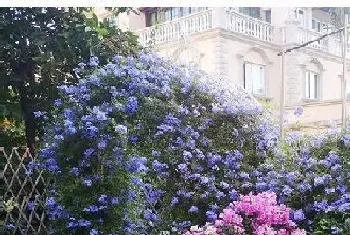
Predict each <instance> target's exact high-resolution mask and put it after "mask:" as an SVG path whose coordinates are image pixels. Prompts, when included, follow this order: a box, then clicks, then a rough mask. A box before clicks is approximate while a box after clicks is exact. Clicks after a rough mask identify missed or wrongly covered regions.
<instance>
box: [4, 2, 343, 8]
mask: <svg viewBox="0 0 350 235" xmlns="http://www.w3.org/2000/svg"><path fill="white" fill-rule="evenodd" d="M345 4H346V5H347V6H348V7H350V1H344V0H293V1H288V0H0V7H6V6H7V7H8V6H17V7H25V6H74V7H77V6H80V7H87V6H90V7H92V6H96V7H98V6H100V7H101V6H108V7H112V6H115V7H116V6H130V7H131V6H132V7H155V6H159V7H165V6H168V7H173V6H178V7H179V6H187V7H190V6H193V7H225V6H227V7H228V6H230V7H233V6H245V7H250V6H253V7H273V6H274V7H344V6H345Z"/></svg>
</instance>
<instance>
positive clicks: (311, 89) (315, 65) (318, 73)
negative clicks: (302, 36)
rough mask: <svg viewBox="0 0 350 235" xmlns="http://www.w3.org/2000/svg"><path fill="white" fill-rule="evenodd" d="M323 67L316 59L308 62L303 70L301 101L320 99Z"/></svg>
mask: <svg viewBox="0 0 350 235" xmlns="http://www.w3.org/2000/svg"><path fill="white" fill-rule="evenodd" d="M322 71H323V66H322V64H321V63H320V62H319V61H318V60H317V59H311V60H309V61H308V62H307V63H306V65H305V69H304V73H303V74H304V79H303V80H304V82H303V88H304V89H303V90H304V92H303V99H304V100H306V101H318V100H320V99H321V91H322V86H321V77H322Z"/></svg>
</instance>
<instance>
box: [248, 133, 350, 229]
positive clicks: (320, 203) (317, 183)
mask: <svg viewBox="0 0 350 235" xmlns="http://www.w3.org/2000/svg"><path fill="white" fill-rule="evenodd" d="M286 142H287V143H289V144H290V147H287V148H284V149H280V151H278V152H276V153H275V156H274V158H273V160H267V161H266V163H265V164H262V165H261V166H260V167H259V170H258V171H257V172H258V176H257V177H255V181H256V183H255V189H256V190H257V191H260V192H261V191H274V192H276V193H277V194H278V195H279V202H280V203H286V204H287V205H288V206H289V207H291V208H293V209H294V212H293V213H292V217H293V219H294V221H295V222H297V223H298V225H299V226H302V227H304V228H305V229H306V230H307V231H309V232H310V234H350V230H349V225H350V216H349V212H350V188H349V186H350V183H349V179H350V178H349V177H350V161H349V160H350V145H349V135H348V134H345V135H342V134H340V133H337V132H334V131H333V132H330V133H325V134H321V135H320V134H319V135H315V136H306V135H305V136H301V135H300V133H291V134H290V135H289V136H288V137H287V138H286Z"/></svg>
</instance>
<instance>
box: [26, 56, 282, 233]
mask: <svg viewBox="0 0 350 235" xmlns="http://www.w3.org/2000/svg"><path fill="white" fill-rule="evenodd" d="M88 67H89V68H88ZM87 68H88V69H87ZM76 73H77V74H78V75H79V76H80V77H81V79H80V80H79V82H78V83H77V84H75V85H61V86H60V87H59V90H60V92H61V98H60V99H58V100H56V101H55V108H54V111H53V112H52V113H50V114H49V115H48V116H49V123H48V124H47V125H46V128H45V135H44V137H45V138H44V139H43V140H42V142H43V145H44V147H43V148H42V150H41V154H40V157H41V160H42V161H41V162H40V164H32V165H33V166H36V167H45V169H46V170H47V172H49V174H50V175H51V176H53V178H54V182H52V185H51V187H50V190H49V191H48V194H49V195H48V199H47V201H46V207H47V208H48V215H49V217H50V219H51V221H52V223H51V228H52V233H53V234H88V233H90V234H117V233H118V234H159V232H161V231H171V232H172V233H175V234H176V233H181V232H182V231H184V230H185V229H187V228H189V226H190V225H191V224H200V223H202V222H203V221H206V219H207V218H208V219H215V218H216V217H217V212H218V211H219V210H221V209H223V208H224V207H225V206H226V205H227V204H228V203H229V202H231V201H232V200H234V199H237V198H238V196H239V193H244V192H249V191H250V188H251V186H252V183H251V182H250V175H249V172H252V171H253V170H255V168H257V167H258V166H259V165H260V164H262V163H264V162H265V160H266V159H267V158H269V157H270V155H271V150H272V149H273V147H274V143H275V142H276V139H277V134H276V133H277V132H276V129H275V127H274V126H273V125H271V123H270V122H269V121H268V120H267V119H266V117H265V116H264V112H263V109H262V107H261V106H260V105H258V104H257V103H255V102H254V101H253V100H252V99H251V98H250V97H249V96H248V95H247V94H246V93H245V92H242V91H240V90H239V89H234V87H233V88H228V87H227V84H225V83H224V81H223V82H222V83H221V84H217V80H215V79H213V78H211V77H210V76H208V75H206V74H205V73H204V72H202V71H200V70H198V69H195V68H183V67H179V66H175V65H174V64H172V63H170V62H169V61H166V60H164V59H162V58H160V57H159V56H157V55H156V54H153V53H148V52H142V53H139V54H137V55H136V56H134V57H121V56H115V57H114V58H113V63H110V64H106V65H99V63H98V59H97V58H95V57H93V58H92V59H91V61H90V64H88V65H86V64H83V63H81V64H79V67H78V68H77V69H76ZM35 115H36V116H37V117H38V118H40V117H45V116H46V114H44V113H41V112H40V111H38V112H36V113H35Z"/></svg>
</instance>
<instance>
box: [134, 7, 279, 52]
mask: <svg viewBox="0 0 350 235" xmlns="http://www.w3.org/2000/svg"><path fill="white" fill-rule="evenodd" d="M215 10H216V9H210V10H206V11H202V12H198V13H195V14H191V15H188V16H186V17H181V18H178V19H176V20H172V21H169V22H165V23H163V24H160V25H157V26H152V27H147V28H144V29H141V30H138V31H137V32H136V33H137V34H138V35H139V41H140V43H141V45H143V46H147V45H149V44H150V43H154V44H161V43H165V42H169V41H173V40H179V39H180V38H181V37H184V36H188V35H192V34H196V33H200V32H204V31H207V30H209V29H212V28H224V29H226V30H229V31H231V32H234V33H237V34H241V35H247V36H251V37H253V38H256V39H259V40H262V41H266V42H272V41H273V37H272V35H273V27H272V26H271V25H270V24H269V23H267V22H263V21H259V20H257V19H255V18H252V17H249V16H247V15H244V14H240V13H238V12H236V11H232V10H227V9H224V10H223V11H220V12H215ZM218 18H220V19H218ZM216 22H219V23H216Z"/></svg>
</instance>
